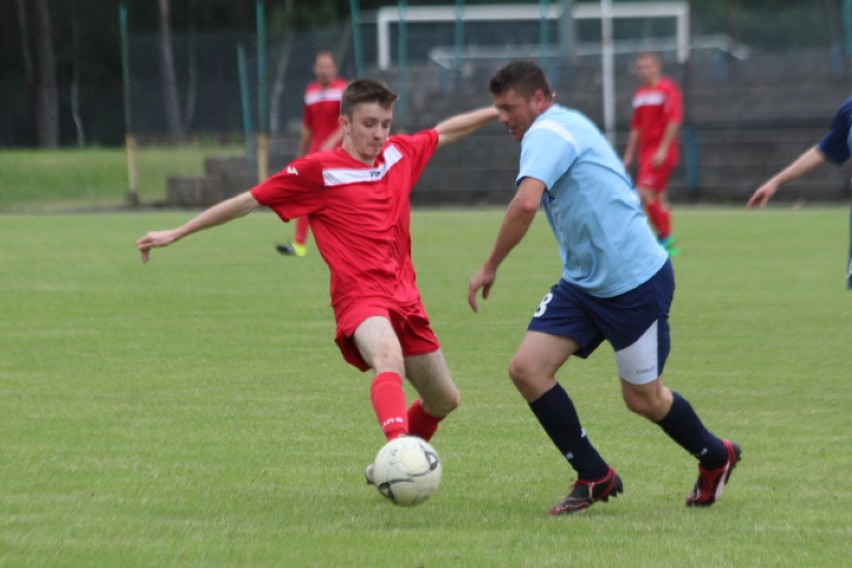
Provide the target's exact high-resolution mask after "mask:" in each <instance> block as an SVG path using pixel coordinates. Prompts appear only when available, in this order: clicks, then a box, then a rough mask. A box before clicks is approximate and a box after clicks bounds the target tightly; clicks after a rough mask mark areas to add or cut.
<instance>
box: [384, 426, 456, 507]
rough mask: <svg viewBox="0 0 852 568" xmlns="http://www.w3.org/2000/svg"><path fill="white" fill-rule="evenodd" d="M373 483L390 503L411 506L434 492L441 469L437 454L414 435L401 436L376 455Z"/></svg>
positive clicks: (438, 482) (424, 499)
mask: <svg viewBox="0 0 852 568" xmlns="http://www.w3.org/2000/svg"><path fill="white" fill-rule="evenodd" d="M373 463H374V469H373V483H374V484H375V486H376V488H377V489H378V490H379V493H381V494H382V495H384V496H385V497H386V498H388V499H389V500H390V501H392V502H393V503H395V504H397V505H400V506H403V507H413V506H415V505H419V504H421V503H423V502H424V501H426V500H427V499H429V498H430V497H431V496H432V495H434V494H435V492H436V491H438V486H439V485H440V484H441V475H442V474H443V467H442V466H441V458H439V457H438V452H436V451H435V448H433V447H432V446H431V445H429V443H428V442H426V441H425V440H423V439H421V438H418V437H416V436H401V437H399V438H395V439H393V440H391V441H390V442H388V443H387V444H385V445H384V446H383V447H382V449H381V450H379V453H378V454H377V455H376V460H375V462H373Z"/></svg>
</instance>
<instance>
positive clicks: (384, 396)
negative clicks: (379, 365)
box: [370, 372, 408, 441]
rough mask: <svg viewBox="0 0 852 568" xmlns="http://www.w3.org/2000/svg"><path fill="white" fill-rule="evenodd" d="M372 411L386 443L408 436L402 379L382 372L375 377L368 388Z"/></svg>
mask: <svg viewBox="0 0 852 568" xmlns="http://www.w3.org/2000/svg"><path fill="white" fill-rule="evenodd" d="M370 399H371V400H372V401H373V410H375V411H376V418H378V419H379V426H380V427H381V429H382V432H384V433H385V437H386V438H387V439H388V441H390V440H393V439H394V438H399V437H400V436H403V435H405V434H408V412H407V411H406V408H405V391H403V390H402V377H400V376H399V375H398V374H397V373H392V372H384V373H379V374H378V375H376V378H375V379H373V385H372V386H371V387H370Z"/></svg>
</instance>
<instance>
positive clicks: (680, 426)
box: [657, 392, 728, 469]
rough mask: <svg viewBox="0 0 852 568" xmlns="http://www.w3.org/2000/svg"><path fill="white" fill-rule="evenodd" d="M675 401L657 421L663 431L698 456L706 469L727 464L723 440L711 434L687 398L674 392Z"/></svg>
mask: <svg viewBox="0 0 852 568" xmlns="http://www.w3.org/2000/svg"><path fill="white" fill-rule="evenodd" d="M672 394H673V395H674V402H672V408H671V410H669V413H668V414H667V415H666V417H665V418H663V419H662V420H660V421H659V422H657V424H658V425H659V426H660V428H662V429H663V432H665V433H666V434H668V435H669V437H670V438H671V439H672V440H674V441H675V442H677V443H678V444H679V445H680V446H681V447H682V448H683V449H685V450H686V451H687V452H689V453H690V454H692V455H693V456H695V457H696V458H698V460H699V461H700V462H701V465H702V466H704V468H706V469H716V468H718V467H722V466H723V465H725V462H726V461H727V459H728V453H727V452H726V451H725V446H724V445H723V444H722V440H720V439H719V438H717V437H716V436H714V435H713V434H711V433H710V432H709V431H708V430H707V428H705V427H704V424H702V422H701V419H700V418H698V415H697V414H696V413H695V410H693V408H692V405H691V404H689V401H687V400H686V399H685V398H683V397H682V396H680V395H679V394H677V393H676V392H672Z"/></svg>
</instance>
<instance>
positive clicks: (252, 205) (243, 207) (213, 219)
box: [136, 191, 260, 262]
mask: <svg viewBox="0 0 852 568" xmlns="http://www.w3.org/2000/svg"><path fill="white" fill-rule="evenodd" d="M258 207H260V204H259V203H258V202H257V200H256V199H255V198H254V196H253V195H252V194H251V192H250V191H246V192H245V193H241V194H239V195H237V196H236V197H232V198H231V199H227V200H225V201H222V202H220V203H218V204H216V205H214V206H213V207H211V208H210V209H207V210H206V211H203V212H201V213H199V214H198V215H197V216H196V217H194V218H193V219H192V220H190V221H188V222H187V223H186V224H184V225H182V226H180V227H178V228H176V229H170V230H168V231H151V232H149V233H148V234H146V235H145V236H144V237H142V238H141V239H139V240H138V241H136V248H138V249H139V250H140V251H141V252H142V262H148V258H149V254H150V250H151V249H152V248H154V247H165V246H168V245H170V244H172V243H173V242H175V241H177V240H179V239H182V238H183V237H185V236H187V235H189V234H192V233H195V232H197V231H201V230H204V229H207V228H210V227H214V226H216V225H221V224H222V223H227V222H228V221H231V220H232V219H236V218H237V217H243V216H244V215H248V214H249V213H251V212H252V211H254V210H255V209H257V208H258Z"/></svg>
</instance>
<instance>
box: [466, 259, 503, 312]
mask: <svg viewBox="0 0 852 568" xmlns="http://www.w3.org/2000/svg"><path fill="white" fill-rule="evenodd" d="M496 279H497V272H496V271H494V270H491V269H489V268H486V267H485V266H483V267H482V268H480V269H479V272H477V273H476V274H474V275H473V276H471V277H470V286H469V287H468V289H467V303H468V304H470V309H472V310H473V311H474V312H478V311H479V305H477V303H476V294H477V292H479V290H480V288H481V289H482V299H483V300H487V299H488V295H489V294H490V293H491V286H493V285H494V280H496Z"/></svg>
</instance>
